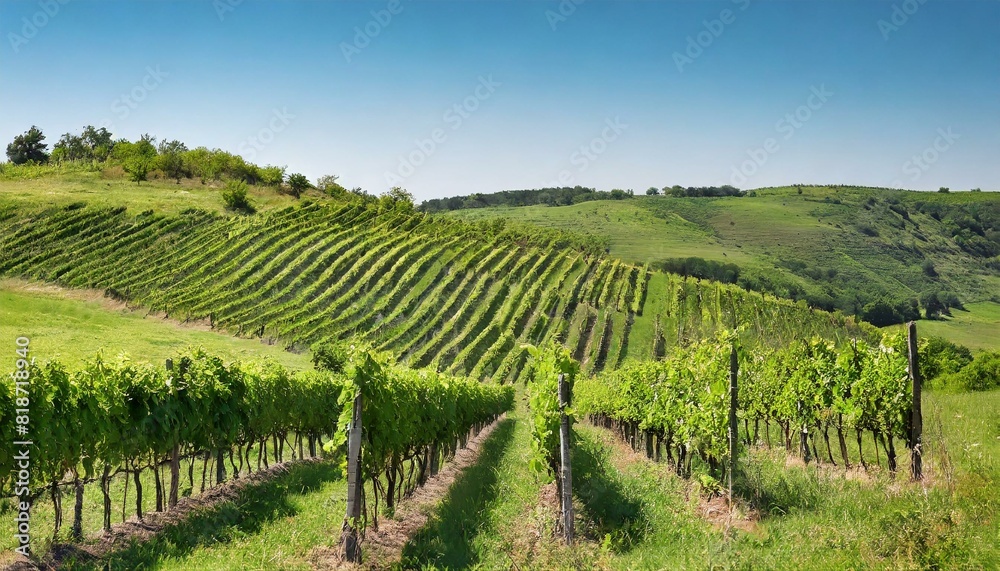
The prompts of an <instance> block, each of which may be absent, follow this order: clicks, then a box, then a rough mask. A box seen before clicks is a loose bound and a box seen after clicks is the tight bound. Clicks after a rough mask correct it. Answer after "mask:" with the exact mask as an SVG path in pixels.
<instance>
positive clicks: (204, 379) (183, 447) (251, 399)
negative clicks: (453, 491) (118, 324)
mask: <svg viewBox="0 0 1000 571" xmlns="http://www.w3.org/2000/svg"><path fill="white" fill-rule="evenodd" d="M18 365H19V369H18V372H17V373H16V374H15V376H16V377H18V378H19V379H21V380H24V381H27V382H28V383H29V384H28V385H27V387H28V393H27V394H24V393H23V392H21V393H17V394H16V393H15V386H14V383H13V382H8V383H4V384H3V386H2V387H0V389H2V390H0V405H2V407H0V436H2V442H3V444H2V445H0V446H2V448H0V453H2V454H0V497H7V496H11V495H13V494H15V493H17V492H18V490H16V489H15V488H16V487H23V486H24V484H22V483H17V482H18V479H19V478H20V475H19V471H18V470H17V469H16V463H15V456H16V453H17V452H18V451H19V450H20V447H19V446H14V445H13V444H12V443H14V442H16V441H20V440H26V439H29V437H24V436H22V437H19V436H16V432H15V431H16V430H17V429H18V427H19V426H21V425H24V424H25V422H24V421H26V420H27V419H26V418H23V417H19V416H17V415H19V414H21V413H16V414H14V413H15V412H16V410H17V409H18V408H21V409H29V410H30V421H29V424H27V433H28V434H29V435H30V441H31V443H32V444H31V445H30V457H31V470H30V481H28V482H26V484H27V486H26V488H27V489H28V490H29V491H30V494H31V497H30V501H32V502H33V501H34V500H35V499H37V497H39V496H40V495H41V494H42V493H50V494H51V495H52V500H53V506H54V508H55V511H56V526H57V531H58V526H59V525H60V523H61V520H62V508H61V501H60V497H61V494H62V491H61V489H62V488H63V487H65V486H68V485H69V486H73V487H74V488H75V493H76V494H77V498H78V501H77V502H76V505H77V506H80V505H82V503H81V502H82V500H80V499H79V498H82V496H83V493H84V486H83V482H86V481H99V482H100V489H101V491H102V493H103V495H104V527H105V529H108V528H110V525H111V502H110V495H109V491H110V482H111V480H112V478H114V477H116V476H117V475H119V474H124V475H125V478H126V481H127V480H128V477H129V476H130V475H131V476H132V477H133V479H134V481H135V486H136V488H135V502H136V503H135V506H136V515H137V516H138V517H139V518H142V517H143V513H142V507H143V498H142V494H143V490H142V481H141V479H140V474H141V473H143V472H144V471H147V470H151V471H153V474H154V475H155V477H156V498H157V502H156V509H157V511H160V510H162V509H164V507H165V505H164V504H165V503H166V504H168V506H167V507H172V506H173V505H174V504H175V503H176V502H177V499H178V488H179V482H180V479H181V476H180V469H179V466H180V461H181V460H182V459H187V460H189V461H190V463H191V464H192V465H193V462H194V460H195V458H203V461H204V463H205V465H206V466H207V464H208V462H209V460H210V459H213V458H214V460H215V462H214V464H213V466H212V469H213V472H214V474H215V483H221V482H222V481H224V479H225V472H226V469H227V468H226V464H225V461H226V460H227V459H228V461H229V465H230V467H231V471H232V473H233V476H235V477H239V474H240V473H241V472H243V470H244V467H246V469H247V471H252V470H253V467H252V462H251V459H252V456H253V454H252V452H254V451H255V450H254V449H255V448H256V452H257V453H256V458H257V468H258V469H260V463H261V461H263V463H264V466H265V467H267V466H268V458H269V454H268V446H269V445H270V446H271V454H270V457H273V458H274V460H275V461H279V462H280V461H283V460H284V449H285V447H286V445H287V446H288V447H289V448H291V449H292V451H293V452H292V454H293V457H295V456H296V455H295V447H296V446H297V447H298V454H297V457H298V458H302V457H304V455H305V451H304V447H305V444H306V443H308V449H309V454H310V455H314V456H315V455H316V454H317V451H318V449H319V448H320V447H322V448H323V449H324V450H325V451H327V452H328V453H340V452H341V445H342V444H343V442H344V440H345V428H346V422H345V418H346V419H347V420H349V419H350V412H351V409H352V406H351V402H352V401H353V399H354V398H355V397H356V396H357V395H359V394H360V395H362V397H363V399H364V402H365V405H364V414H365V417H366V424H365V429H364V430H365V442H364V445H363V447H362V451H363V459H364V466H365V475H366V478H369V479H370V480H371V481H372V482H374V483H375V486H376V489H377V490H378V491H379V492H380V494H379V495H380V496H381V497H382V498H384V499H386V500H387V501H389V502H391V497H393V494H394V493H397V494H398V493H401V492H402V491H403V489H404V484H405V487H407V488H412V485H413V482H412V481H409V480H407V481H405V482H404V481H403V480H402V478H400V479H398V480H397V479H396V474H400V475H402V465H403V463H405V462H412V461H413V460H414V459H416V458H418V457H420V458H422V465H429V462H430V458H428V457H427V455H426V453H425V450H426V449H427V448H428V447H433V448H435V449H437V450H441V451H444V452H448V451H452V452H453V451H454V448H455V446H456V442H458V441H462V439H463V437H464V435H466V434H468V433H469V431H470V430H473V431H477V430H479V429H481V428H482V427H483V426H485V425H486V424H488V423H490V422H492V421H494V420H495V419H496V418H497V417H498V416H499V415H501V414H503V413H504V412H505V411H507V410H509V409H510V408H511V406H512V405H513V390H512V389H511V388H510V387H501V386H499V385H493V384H482V383H480V382H478V381H475V380H472V379H467V378H457V377H450V376H446V375H443V374H440V373H436V372H432V371H416V370H410V369H404V368H402V367H399V366H394V365H390V364H389V363H388V362H387V357H386V356H385V355H378V354H374V353H371V352H369V351H355V352H353V353H352V355H351V358H350V361H349V363H348V366H347V367H346V368H345V369H344V370H343V371H341V372H330V371H290V370H287V369H285V368H284V367H282V366H280V365H278V364H277V363H275V362H273V361H262V362H251V363H230V364H226V363H224V362H223V361H222V360H221V359H220V358H218V357H216V356H212V355H209V354H206V353H205V352H204V351H202V350H200V349H194V350H191V351H189V352H187V353H186V354H183V355H180V356H179V357H178V358H176V359H173V360H171V361H168V362H167V365H166V366H165V367H157V366H153V365H150V364H139V363H135V362H132V361H130V360H128V359H127V358H124V357H119V358H118V359H117V360H113V361H108V360H105V359H104V358H103V357H101V356H100V355H98V356H97V357H95V358H93V359H91V360H89V361H88V362H86V364H85V365H84V366H83V367H82V368H81V369H79V370H75V371H69V370H67V369H66V367H64V366H63V365H61V364H60V363H58V362H47V363H45V364H43V365H36V364H35V363H34V362H33V361H28V360H24V361H23V362H19V363H18ZM15 405H16V406H15ZM289 438H291V439H292V440H291V442H289ZM324 438H326V439H327V442H326V444H325V446H324V445H323V439H324ZM435 458H436V457H435ZM435 461H437V460H435ZM168 465H169V467H170V479H169V493H168V492H165V490H164V488H165V487H166V482H165V481H164V487H161V481H162V480H161V477H160V476H161V472H160V471H161V469H162V468H163V467H164V466H168ZM435 469H436V464H435ZM202 473H203V475H202V487H201V489H202V491H204V486H205V480H204V478H205V475H206V474H207V473H208V471H207V469H204V468H203V471H202ZM421 473H422V472H421ZM67 474H69V475H70V477H69V479H67ZM192 474H193V470H190V469H189V470H188V478H190V481H189V485H190V487H191V493H194V488H195V483H194V481H193V476H192ZM380 475H381V476H385V479H384V480H380V479H379V476H380ZM382 482H388V483H389V484H388V486H386V485H384V484H383V483H382ZM397 482H398V486H397V485H395V484H396V483H397ZM16 483H17V485H16V486H15V484H16ZM210 483H211V482H210ZM18 495H20V493H18ZM379 495H377V497H379ZM20 499H21V501H25V500H26V498H24V497H21V498H20ZM80 518H81V512H80V511H79V510H77V511H76V513H75V514H74V532H75V534H79V530H80V529H81V526H80V523H79V522H80Z"/></svg>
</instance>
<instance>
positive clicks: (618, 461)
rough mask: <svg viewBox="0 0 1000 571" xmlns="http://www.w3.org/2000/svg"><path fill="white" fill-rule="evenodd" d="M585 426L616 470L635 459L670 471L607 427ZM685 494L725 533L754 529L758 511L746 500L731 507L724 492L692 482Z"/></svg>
mask: <svg viewBox="0 0 1000 571" xmlns="http://www.w3.org/2000/svg"><path fill="white" fill-rule="evenodd" d="M587 426H588V428H590V429H592V430H594V431H595V434H596V435H597V437H598V438H599V439H600V440H601V442H602V443H603V444H604V445H606V446H608V447H610V448H611V449H612V451H613V452H612V453H611V462H612V464H613V465H614V466H615V468H616V469H617V470H618V471H619V472H622V473H625V472H626V471H627V468H628V466H629V465H631V464H635V463H638V462H643V463H647V464H651V465H654V466H657V467H658V468H662V469H663V470H666V471H670V468H669V467H668V466H667V465H666V464H664V463H658V462H655V461H654V460H651V459H649V458H647V457H646V455H645V454H644V453H642V452H637V451H635V450H633V449H632V447H631V446H629V445H628V444H627V443H626V442H624V441H623V440H622V439H620V438H618V437H617V436H616V435H615V434H614V433H613V432H612V431H610V430H608V429H607V428H603V427H600V426H594V425H593V424H590V423H587ZM685 493H686V496H687V497H686V498H685V500H690V498H691V497H692V496H697V499H698V507H697V509H696V514H697V515H698V517H700V518H701V519H703V520H705V521H707V522H708V523H710V524H712V526H714V527H715V528H716V529H718V530H720V531H723V532H725V533H728V532H729V530H730V529H733V528H735V529H738V530H740V531H744V532H752V531H755V530H756V528H757V522H758V521H759V520H760V514H758V513H757V512H756V511H755V510H753V509H752V508H751V507H750V506H748V505H746V503H745V502H742V501H740V500H737V502H736V505H735V506H732V505H730V502H729V500H728V499H727V498H726V497H725V496H724V495H705V494H703V493H701V492H700V491H699V490H698V488H697V487H696V486H695V484H694V483H693V482H687V486H686V489H685ZM734 507H735V509H734Z"/></svg>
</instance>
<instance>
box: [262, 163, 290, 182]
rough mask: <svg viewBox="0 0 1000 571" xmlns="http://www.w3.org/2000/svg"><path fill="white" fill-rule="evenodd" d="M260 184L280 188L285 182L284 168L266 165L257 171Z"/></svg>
mask: <svg viewBox="0 0 1000 571" xmlns="http://www.w3.org/2000/svg"><path fill="white" fill-rule="evenodd" d="M258 176H259V177H260V183H261V184H263V185H267V186H281V183H282V182H284V181H285V167H277V166H273V165H267V166H265V167H261V168H260V169H259V174H258Z"/></svg>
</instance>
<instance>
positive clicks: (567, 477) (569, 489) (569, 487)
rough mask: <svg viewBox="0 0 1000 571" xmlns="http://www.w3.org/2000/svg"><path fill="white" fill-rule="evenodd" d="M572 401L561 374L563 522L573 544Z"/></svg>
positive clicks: (560, 413)
mask: <svg viewBox="0 0 1000 571" xmlns="http://www.w3.org/2000/svg"><path fill="white" fill-rule="evenodd" d="M569 403H570V389H569V383H567V382H566V376H565V375H563V374H560V375H559V471H560V474H559V478H560V479H561V480H562V498H561V501H562V524H563V534H564V536H565V538H566V544H567V545H572V544H573V466H572V463H571V461H570V457H569V417H567V416H566V407H567V406H569Z"/></svg>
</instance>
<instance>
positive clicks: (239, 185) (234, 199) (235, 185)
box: [222, 180, 254, 214]
mask: <svg viewBox="0 0 1000 571" xmlns="http://www.w3.org/2000/svg"><path fill="white" fill-rule="evenodd" d="M222 201H223V202H225V203H226V206H228V207H229V208H231V209H233V210H242V211H243V212H246V213H248V214H253V212H254V207H253V204H251V203H250V199H249V198H247V183H246V182H244V181H242V180H230V181H229V182H227V183H226V188H224V189H223V190H222Z"/></svg>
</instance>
